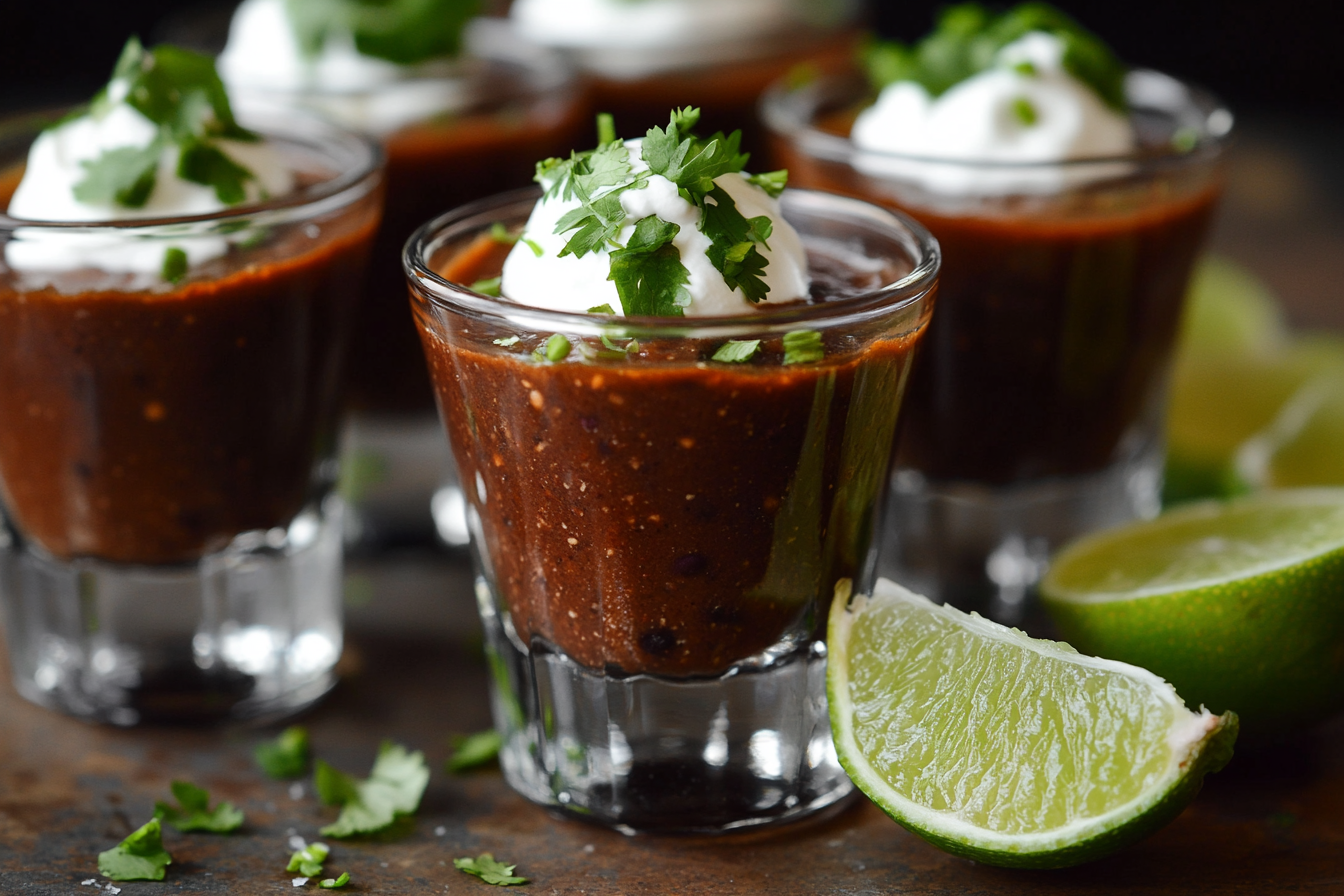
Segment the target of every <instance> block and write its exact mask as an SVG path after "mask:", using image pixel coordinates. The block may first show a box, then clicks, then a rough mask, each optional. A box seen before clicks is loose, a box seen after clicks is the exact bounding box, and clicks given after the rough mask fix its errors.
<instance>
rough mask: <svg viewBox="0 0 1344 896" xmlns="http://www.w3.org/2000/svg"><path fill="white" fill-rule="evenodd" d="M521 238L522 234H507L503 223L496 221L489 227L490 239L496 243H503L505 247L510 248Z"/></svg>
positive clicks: (507, 229)
mask: <svg viewBox="0 0 1344 896" xmlns="http://www.w3.org/2000/svg"><path fill="white" fill-rule="evenodd" d="M521 236H522V234H520V233H509V228H507V227H505V226H504V222H503V221H496V222H495V223H493V224H491V225H490V239H492V240H494V241H495V242H497V243H504V244H505V245H507V246H512V245H513V244H514V243H516V242H518V240H519V238H520V237H521Z"/></svg>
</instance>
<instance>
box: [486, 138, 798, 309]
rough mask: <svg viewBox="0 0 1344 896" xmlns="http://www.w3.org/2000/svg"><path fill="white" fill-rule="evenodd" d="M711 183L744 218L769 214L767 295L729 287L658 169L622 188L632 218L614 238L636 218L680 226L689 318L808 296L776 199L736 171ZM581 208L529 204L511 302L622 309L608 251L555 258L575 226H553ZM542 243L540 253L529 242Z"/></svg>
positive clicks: (640, 166)
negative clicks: (755, 297)
mask: <svg viewBox="0 0 1344 896" xmlns="http://www.w3.org/2000/svg"><path fill="white" fill-rule="evenodd" d="M626 145H627V146H629V147H630V158H631V161H632V162H633V163H634V168H635V169H636V170H637V171H638V170H647V167H648V166H647V165H645V164H644V161H643V159H642V158H640V156H639V141H638V140H631V141H628V142H627V144H626ZM714 183H715V184H717V185H718V186H720V187H722V188H723V191H724V192H725V193H727V194H728V195H729V196H731V197H732V199H733V202H734V204H736V206H737V209H738V211H740V212H741V213H742V214H743V216H744V217H746V218H755V217H759V216H761V215H765V216H767V217H769V218H770V220H771V222H772V224H773V228H774V232H773V233H772V234H771V236H770V239H769V240H768V243H769V248H768V249H767V248H765V247H764V246H762V247H759V248H760V252H761V254H762V255H763V256H765V259H766V262H767V264H766V268H765V273H764V274H763V276H762V279H764V281H765V283H766V285H767V286H769V287H770V291H769V293H768V294H767V295H766V297H765V300H764V301H763V302H761V303H759V304H756V305H753V304H751V303H750V302H748V301H747V299H746V297H745V296H743V294H742V292H741V290H738V289H730V288H729V287H728V284H726V283H724V281H723V274H721V273H720V272H719V270H718V268H716V267H714V264H713V262H711V261H710V260H709V255H708V251H709V247H710V245H711V243H710V239H709V237H707V236H705V235H704V234H703V233H701V232H700V229H699V224H700V210H699V209H698V208H696V207H695V206H694V205H692V204H691V203H690V202H687V201H686V200H685V199H683V198H682V197H681V195H680V194H679V193H678V192H677V186H676V184H674V183H672V181H670V180H668V179H667V178H665V177H663V176H661V175H657V174H654V175H650V176H649V179H648V183H647V184H646V185H645V186H644V187H643V188H642V189H631V190H626V191H625V192H624V193H622V194H621V207H622V208H624V209H625V212H626V214H627V215H628V216H629V217H628V218H627V219H626V222H625V226H624V227H623V228H622V230H621V232H620V234H619V235H618V236H617V238H616V239H617V242H619V243H620V244H621V245H625V243H626V242H628V241H629V239H630V235H631V234H632V233H634V230H635V224H636V222H638V221H639V220H640V219H642V218H645V217H648V216H649V215H656V216H657V217H658V218H660V219H662V220H664V221H667V222H668V223H670V224H676V225H677V226H678V227H680V228H681V231H680V233H678V234H677V236H676V237H675V238H674V239H673V241H672V244H673V245H674V246H676V247H677V250H678V251H679V252H680V253H681V263H682V264H683V265H684V266H685V267H686V270H687V272H688V274H689V279H690V282H689V284H688V285H687V291H688V292H689V293H690V296H691V300H690V304H689V305H688V306H687V307H686V308H685V313H686V316H688V317H704V316H711V315H712V316H722V315H733V314H746V313H749V312H750V311H751V310H752V309H753V308H760V307H761V306H762V305H765V304H766V303H770V302H789V301H794V300H797V299H800V298H803V297H805V296H806V295H807V293H808V289H809V287H810V286H811V278H810V276H809V275H808V269H807V252H806V250H805V249H804V248H803V241H802V239H801V238H800V237H799V236H798V232H797V231H796V230H794V229H793V226H792V225H790V224H789V223H788V222H787V221H785V220H784V216H783V214H782V213H781V212H780V208H779V200H777V199H773V198H771V196H770V195H769V194H768V193H766V192H765V190H763V189H761V188H760V187H757V186H755V185H754V184H751V183H749V182H748V181H747V179H746V178H745V177H744V176H743V175H741V174H724V175H722V176H720V177H718V178H717V179H716V180H715V181H714ZM578 206H579V201H578V200H577V199H571V200H569V201H565V200H563V199H560V198H559V197H556V198H550V199H542V200H541V201H539V202H538V203H537V204H536V206H535V207H534V208H533V209H532V215H531V217H530V218H528V221H527V226H526V227H525V228H524V230H523V236H524V237H525V238H526V239H524V240H520V241H519V242H518V244H517V245H516V246H514V247H513V250H512V251H511V252H510V253H509V256H508V258H506V259H505V261H504V270H503V273H502V279H501V282H500V292H501V293H502V294H503V295H504V296H505V297H507V298H509V299H511V300H512V301H515V302H518V303H519V304H522V305H532V306H535V307H538V308H547V309H550V310H553V311H574V312H584V311H587V310H588V309H589V308H595V307H597V306H599V305H610V306H611V307H612V308H613V309H615V311H616V313H617V314H622V313H623V312H622V310H621V300H620V296H619V295H618V294H617V292H616V284H615V283H614V282H613V281H611V280H608V279H607V277H608V275H609V274H610V273H611V256H610V254H609V253H608V252H607V251H606V250H600V251H597V252H590V253H588V254H586V255H584V256H583V257H582V258H576V257H575V256H573V255H566V256H564V257H563V258H561V257H560V251H561V250H562V249H563V248H564V246H565V243H567V242H569V238H570V236H572V235H573V234H572V232H570V233H565V234H557V233H556V232H555V225H556V223H557V222H559V220H560V219H561V218H562V217H563V216H564V215H565V214H566V213H568V212H569V211H570V210H572V209H575V208H577V207H578ZM529 240H530V241H531V242H533V243H535V244H536V245H537V246H538V247H540V249H541V252H542V254H541V255H540V256H538V255H537V254H536V252H535V251H534V250H533V249H532V248H531V247H530V246H529V245H528V242H527V241H529Z"/></svg>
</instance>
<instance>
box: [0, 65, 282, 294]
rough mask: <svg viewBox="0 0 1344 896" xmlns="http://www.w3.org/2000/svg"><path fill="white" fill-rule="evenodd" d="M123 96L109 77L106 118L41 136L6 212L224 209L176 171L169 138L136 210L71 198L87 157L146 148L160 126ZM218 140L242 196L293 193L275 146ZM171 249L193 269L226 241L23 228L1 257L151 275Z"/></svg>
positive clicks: (102, 214) (51, 214) (130, 215)
mask: <svg viewBox="0 0 1344 896" xmlns="http://www.w3.org/2000/svg"><path fill="white" fill-rule="evenodd" d="M125 92H126V85H125V83H124V82H119V81H113V82H112V83H111V84H110V85H109V86H108V96H109V99H112V100H113V102H112V104H111V106H110V108H108V109H107V111H106V112H105V113H104V114H102V115H95V114H93V113H89V114H86V115H83V116H80V117H79V118H76V119H73V120H71V121H68V122H66V123H64V124H62V125H59V126H58V127H55V128H52V129H50V130H47V131H44V132H43V133H42V134H41V135H39V136H38V138H37V139H36V140H35V141H34V142H33V145H32V147H31V148H30V149H29V151H28V161H27V166H26V167H25V169H24V174H23V180H22V181H21V182H20V183H19V186H18V188H17V189H16V190H15V191H14V195H13V196H12V197H11V199H10V202H9V209H8V213H9V215H10V217H12V218H18V219H20V220H25V219H26V220H30V221H64V222H90V223H96V222H106V221H117V220H127V219H136V218H170V217H178V216H183V215H206V214H211V213H214V212H218V211H223V210H225V209H226V208H228V207H229V206H226V205H225V204H224V203H223V202H221V201H220V200H219V198H218V197H217V196H216V195H215V190H214V187H210V186H205V185H203V184H197V183H192V182H191V181H187V180H183V179H182V178H180V177H178V176H177V163H178V147H177V146H176V145H175V144H172V143H169V144H168V145H167V146H165V147H164V149H163V151H162V154H161V155H160V157H159V165H158V171H157V177H156V180H155V185H154V190H153V192H151V193H150V195H149V198H148V200H147V201H146V202H145V204H144V205H143V206H141V207H139V208H127V207H125V206H121V205H116V204H113V203H91V202H84V201H81V200H79V199H77V198H75V194H74V188H75V185H76V184H78V183H80V182H81V181H83V180H84V178H85V177H86V176H87V174H88V172H87V170H86V168H85V167H84V165H83V163H84V162H91V161H93V160H94V159H96V158H98V157H99V156H101V155H102V154H103V153H104V152H105V151H107V150H110V149H117V148H119V147H134V148H142V147H144V146H147V145H148V144H149V143H150V142H151V141H152V140H153V139H154V137H155V135H156V134H157V132H158V129H157V127H156V126H155V125H154V123H153V122H151V121H150V120H149V119H148V118H146V117H145V116H144V115H142V114H140V112H139V111H138V110H136V109H134V108H132V107H131V106H130V105H128V104H126V103H125V102H124V101H122V100H123V99H124V96H125ZM215 145H216V146H217V147H218V148H219V149H220V150H222V151H223V152H224V153H225V154H226V155H228V156H229V157H230V158H232V159H233V160H234V161H235V162H237V163H238V164H240V165H242V166H244V167H245V168H247V169H248V170H249V171H251V172H252V174H253V175H254V177H253V178H251V179H249V180H247V181H246V182H245V187H244V188H245V190H246V193H247V199H246V201H247V202H256V201H258V200H260V199H263V198H266V197H274V196H281V195H284V194H285V193H288V192H290V191H291V190H293V189H294V175H293V172H292V171H290V169H289V167H288V165H287V164H286V162H285V160H284V158H283V156H282V155H281V154H280V152H279V150H278V149H277V148H276V147H274V146H273V145H271V144H269V143H267V142H266V141H264V140H262V141H258V142H256V143H248V142H243V141H237V140H218V141H215ZM169 245H173V246H177V247H178V248H180V249H182V250H183V251H184V252H186V254H187V259H188V262H189V263H190V264H192V265H196V264H200V263H201V262H204V261H208V260H210V259H212V258H217V257H219V256H221V255H223V254H224V253H225V252H226V251H228V242H227V240H226V239H225V238H224V237H222V236H189V237H184V238H183V239H180V240H172V241H169V240H167V239H165V238H162V237H155V238H153V239H140V240H137V239H133V238H130V237H128V235H126V234H118V233H114V232H102V233H74V232H68V231H58V230H43V229H40V228H32V227H20V228H18V229H17V231H16V233H15V238H14V239H12V240H10V241H9V242H8V243H6V244H5V260H6V262H7V263H8V264H9V266H10V267H12V268H15V269H17V270H24V271H28V270H39V271H68V270H74V269H77V268H98V269H101V270H104V271H109V272H124V273H144V274H155V275H157V274H158V273H159V272H160V271H161V270H162V267H163V257H164V250H165V249H166V248H167V247H168V246H169Z"/></svg>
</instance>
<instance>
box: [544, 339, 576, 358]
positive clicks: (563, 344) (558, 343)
mask: <svg viewBox="0 0 1344 896" xmlns="http://www.w3.org/2000/svg"><path fill="white" fill-rule="evenodd" d="M569 349H570V344H569V339H568V338H567V337H566V336H565V334H563V333H552V334H551V338H549V339H547V340H546V345H545V347H544V348H543V349H542V354H543V355H544V356H545V358H546V360H547V361H550V362H551V363H552V364H557V363H559V362H561V361H563V360H565V359H566V358H568V357H569Z"/></svg>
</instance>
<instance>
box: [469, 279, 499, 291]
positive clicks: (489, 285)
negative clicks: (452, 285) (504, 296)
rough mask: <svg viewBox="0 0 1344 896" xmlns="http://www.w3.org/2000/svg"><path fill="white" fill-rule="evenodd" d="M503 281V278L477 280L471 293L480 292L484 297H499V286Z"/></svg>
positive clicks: (472, 286)
mask: <svg viewBox="0 0 1344 896" xmlns="http://www.w3.org/2000/svg"><path fill="white" fill-rule="evenodd" d="M502 280H503V278H502V277H488V278H486V279H485V280H477V281H476V282H475V283H473V284H471V291H472V292H478V293H480V294H481V295H483V296H497V295H499V284H500V282H501V281H502Z"/></svg>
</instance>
